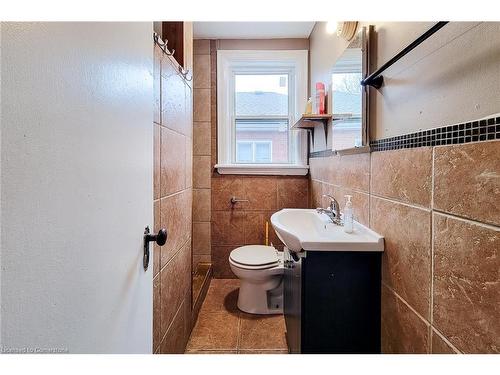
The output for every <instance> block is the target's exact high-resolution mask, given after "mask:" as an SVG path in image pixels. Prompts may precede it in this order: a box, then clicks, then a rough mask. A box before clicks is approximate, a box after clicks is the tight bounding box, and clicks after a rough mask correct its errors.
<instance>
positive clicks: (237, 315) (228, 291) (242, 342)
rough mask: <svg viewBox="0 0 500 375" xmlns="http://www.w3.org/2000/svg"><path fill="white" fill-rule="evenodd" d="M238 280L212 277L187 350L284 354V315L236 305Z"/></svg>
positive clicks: (215, 352) (221, 352)
mask: <svg viewBox="0 0 500 375" xmlns="http://www.w3.org/2000/svg"><path fill="white" fill-rule="evenodd" d="M238 287H239V280H237V279H212V281H211V283H210V287H209V289H208V292H207V296H206V298H205V301H204V302H203V305H202V307H201V310H200V314H199V316H198V321H197V322H196V325H195V326H194V328H193V332H192V333H191V337H190V339H189V342H188V345H187V348H186V353H188V354H194V353H196V354H210V353H212V354H237V353H239V354H286V353H287V352H288V350H287V346H286V340H285V321H284V318H283V315H253V314H247V313H244V312H241V311H239V310H238V307H237V306H236V303H237V299H238Z"/></svg>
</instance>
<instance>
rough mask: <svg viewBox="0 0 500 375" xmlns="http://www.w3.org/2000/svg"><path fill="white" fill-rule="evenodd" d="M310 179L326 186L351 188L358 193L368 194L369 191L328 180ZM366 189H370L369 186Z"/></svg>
mask: <svg viewBox="0 0 500 375" xmlns="http://www.w3.org/2000/svg"><path fill="white" fill-rule="evenodd" d="M311 181H314V182H318V183H320V184H323V185H328V186H331V187H334V188H339V189H346V190H351V191H353V192H355V193H359V194H365V195H368V194H370V191H366V190H359V189H354V188H351V187H348V186H342V185H337V184H331V183H329V182H325V181H322V180H316V179H311ZM368 189H370V188H368Z"/></svg>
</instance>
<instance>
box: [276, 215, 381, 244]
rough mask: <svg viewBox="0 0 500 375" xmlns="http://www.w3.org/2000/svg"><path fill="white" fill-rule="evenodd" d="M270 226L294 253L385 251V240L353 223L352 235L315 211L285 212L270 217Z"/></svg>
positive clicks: (362, 226) (355, 222)
mask: <svg viewBox="0 0 500 375" xmlns="http://www.w3.org/2000/svg"><path fill="white" fill-rule="evenodd" d="M271 224H272V226H273V228H274V230H275V231H276V234H277V235H278V237H279V238H280V240H281V241H282V242H283V243H284V244H285V246H286V247H287V248H288V249H289V250H290V251H293V252H299V251H301V250H310V251H384V237H382V236H381V235H379V234H378V233H375V232H374V231H372V230H371V229H369V228H367V227H365V226H364V225H362V224H360V223H358V222H357V221H354V225H353V232H352V233H345V232H344V227H342V226H339V225H336V224H334V223H332V222H331V221H330V219H329V218H328V217H327V216H326V215H325V214H322V213H318V212H316V210H314V209H288V208H287V209H283V210H281V211H278V212H276V213H274V214H273V215H272V216H271Z"/></svg>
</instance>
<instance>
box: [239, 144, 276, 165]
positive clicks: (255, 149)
mask: <svg viewBox="0 0 500 375" xmlns="http://www.w3.org/2000/svg"><path fill="white" fill-rule="evenodd" d="M272 145H273V142H272V141H240V140H237V141H236V162H237V163H272V160H273V151H272V147H273V146H272Z"/></svg>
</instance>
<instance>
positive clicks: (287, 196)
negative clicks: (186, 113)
mask: <svg viewBox="0 0 500 375" xmlns="http://www.w3.org/2000/svg"><path fill="white" fill-rule="evenodd" d="M193 147H194V156H193V168H194V173H193V264H197V263H198V262H200V261H201V262H203V261H205V262H210V261H211V262H212V265H213V276H214V277H215V278H234V277H235V276H234V275H233V273H232V272H231V269H230V267H229V261H228V257H229V253H230V252H231V250H233V249H234V248H236V247H238V246H242V245H245V244H263V243H264V241H265V222H266V221H268V220H269V217H270V216H271V214H272V213H274V212H275V211H278V210H279V209H281V208H284V207H297V208H299V207H303V208H305V207H308V196H309V194H308V178H307V177H306V176H305V177H279V176H231V175H219V174H218V173H217V171H216V170H215V169H214V166H215V164H216V163H217V154H216V150H217V41H216V40H195V41H194V129H193ZM232 196H236V197H237V198H242V199H248V200H249V202H248V203H238V204H236V205H235V206H234V207H232V205H231V204H230V203H229V201H230V199H231V197H232ZM269 235H270V241H272V243H273V244H274V245H276V246H280V243H279V240H278V238H277V237H276V236H275V235H274V231H273V230H272V228H271V226H270V223H269Z"/></svg>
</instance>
